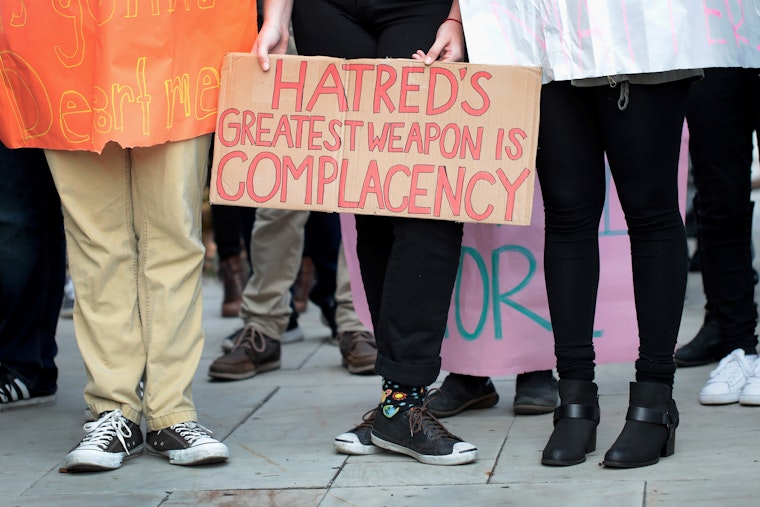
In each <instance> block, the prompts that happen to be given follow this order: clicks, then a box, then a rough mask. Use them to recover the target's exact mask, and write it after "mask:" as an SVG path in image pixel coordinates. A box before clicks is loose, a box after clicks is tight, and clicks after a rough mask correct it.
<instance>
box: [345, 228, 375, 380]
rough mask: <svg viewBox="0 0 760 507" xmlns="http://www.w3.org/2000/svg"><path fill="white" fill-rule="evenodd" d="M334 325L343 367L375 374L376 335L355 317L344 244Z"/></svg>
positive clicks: (357, 371)
mask: <svg viewBox="0 0 760 507" xmlns="http://www.w3.org/2000/svg"><path fill="white" fill-rule="evenodd" d="M335 321H336V326H337V330H338V335H337V336H336V338H335V341H336V343H337V345H338V346H339V347H340V354H341V357H342V363H343V366H345V367H346V368H347V369H348V372H349V373H355V374H372V373H374V372H375V361H376V360H377V343H375V335H374V334H373V333H372V332H371V331H370V330H369V329H367V328H366V327H365V326H364V324H362V322H361V320H359V316H358V315H357V314H356V309H355V308H354V297H353V294H352V293H351V279H350V277H349V273H348V265H347V264H346V253H345V250H344V245H343V243H341V244H340V248H339V249H338V272H337V276H336V289H335Z"/></svg>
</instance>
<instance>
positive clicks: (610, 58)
mask: <svg viewBox="0 0 760 507" xmlns="http://www.w3.org/2000/svg"><path fill="white" fill-rule="evenodd" d="M459 3H460V7H461V9H462V19H463V21H464V29H465V30H464V31H465V37H466V39H467V51H468V54H469V56H470V61H473V62H478V63H493V64H504V65H537V66H541V67H542V69H543V72H544V80H545V81H552V80H554V81H565V80H569V79H582V78H588V77H598V76H614V75H618V74H639V73H645V72H662V71H668V70H676V69H701V68H707V67H744V68H760V6H759V5H758V2H757V1H752V2H747V1H742V0H660V1H652V0H488V1H483V0H460V2H459Z"/></svg>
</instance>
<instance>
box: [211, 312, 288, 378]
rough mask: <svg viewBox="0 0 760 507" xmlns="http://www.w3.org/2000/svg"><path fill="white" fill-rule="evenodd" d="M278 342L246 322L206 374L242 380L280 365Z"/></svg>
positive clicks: (212, 376)
mask: <svg viewBox="0 0 760 507" xmlns="http://www.w3.org/2000/svg"><path fill="white" fill-rule="evenodd" d="M280 352H281V349H280V342H279V341H278V340H275V339H274V338H271V337H269V336H267V335H265V334H263V333H262V332H260V331H258V330H256V328H255V327H254V326H253V324H247V325H246V326H245V328H244V329H243V332H242V333H240V334H239V335H238V336H237V339H236V340H235V344H234V346H233V347H232V350H230V351H229V352H228V353H227V354H225V355H223V356H222V357H220V358H218V359H216V360H214V362H213V363H211V366H210V367H209V369H208V376H209V377H211V378H215V379H222V380H242V379H245V378H250V377H253V376H254V375H256V374H257V373H263V372H265V371H271V370H276V369H278V368H279V367H280Z"/></svg>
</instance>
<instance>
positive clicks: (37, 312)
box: [0, 143, 65, 411]
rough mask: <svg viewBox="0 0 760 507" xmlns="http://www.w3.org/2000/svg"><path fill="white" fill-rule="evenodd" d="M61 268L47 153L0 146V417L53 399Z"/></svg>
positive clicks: (60, 228)
mask: <svg viewBox="0 0 760 507" xmlns="http://www.w3.org/2000/svg"><path fill="white" fill-rule="evenodd" d="M64 270H65V240H64V233H63V217H62V216H61V205H60V201H59V199H58V193H57V191H56V189H55V185H54V184H53V180H52V177H51V176H50V170H49V169H48V165H47V162H46V160H45V154H44V152H43V151H42V150H37V149H17V150H12V149H8V148H6V147H5V146H4V145H3V144H2V143H0V280H2V283H0V376H1V377H0V411H3V410H6V409H9V408H16V407H21V406H27V405H39V404H43V403H49V402H52V401H53V400H54V399H55V398H54V394H55V392H56V388H57V378H58V369H57V368H56V365H55V356H56V353H57V350H58V349H57V346H56V342H55V333H56V327H57V323H58V311H59V309H60V306H61V301H62V293H63V281H64Z"/></svg>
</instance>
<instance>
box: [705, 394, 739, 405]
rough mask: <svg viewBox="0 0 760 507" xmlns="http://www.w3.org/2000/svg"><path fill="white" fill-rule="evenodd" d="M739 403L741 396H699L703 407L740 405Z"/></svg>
mask: <svg viewBox="0 0 760 507" xmlns="http://www.w3.org/2000/svg"><path fill="white" fill-rule="evenodd" d="M738 402H739V395H738V394H736V395H726V394H716V395H712V396H710V395H708V396H702V395H700V396H699V403H701V404H702V405H731V404H732V403H738Z"/></svg>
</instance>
